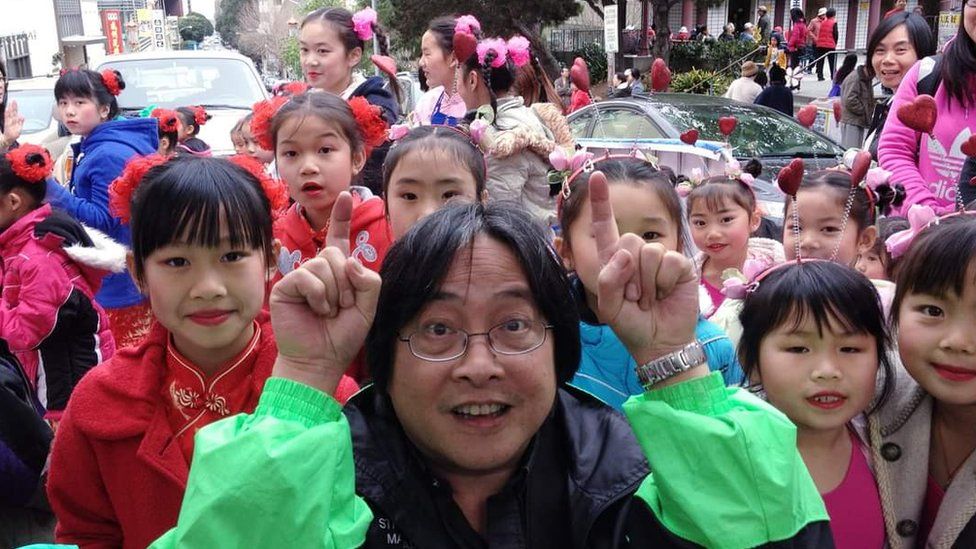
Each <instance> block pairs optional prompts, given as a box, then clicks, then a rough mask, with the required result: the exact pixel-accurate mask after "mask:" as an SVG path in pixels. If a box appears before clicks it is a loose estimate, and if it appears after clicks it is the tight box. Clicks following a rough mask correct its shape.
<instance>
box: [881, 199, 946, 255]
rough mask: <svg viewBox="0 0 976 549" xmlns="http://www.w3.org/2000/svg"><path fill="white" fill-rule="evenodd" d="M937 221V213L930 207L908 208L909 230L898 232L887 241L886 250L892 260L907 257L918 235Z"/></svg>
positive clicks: (915, 206) (914, 206)
mask: <svg viewBox="0 0 976 549" xmlns="http://www.w3.org/2000/svg"><path fill="white" fill-rule="evenodd" d="M937 219H938V216H937V215H936V213H935V211H934V210H933V209H932V208H931V207H929V206H925V205H922V204H913V205H912V207H911V208H908V224H909V228H907V229H905V230H904V231H898V232H897V233H895V234H893V235H891V236H889V237H888V240H885V248H887V250H888V253H889V254H890V255H891V257H892V259H895V258H898V257H901V256H903V255H905V253H906V252H907V251H908V248H909V247H911V244H912V241H913V240H915V237H916V236H918V233H920V232H922V229H924V228H925V227H928V226H929V224H931V223H932V222H933V221H935V220H937Z"/></svg>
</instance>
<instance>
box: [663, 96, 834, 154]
mask: <svg viewBox="0 0 976 549" xmlns="http://www.w3.org/2000/svg"><path fill="white" fill-rule="evenodd" d="M654 108H656V109H657V110H658V112H660V113H661V115H662V116H663V117H664V118H665V119H666V120H667V121H668V122H670V123H671V125H672V126H674V127H675V129H677V130H678V131H684V130H686V129H691V128H695V129H697V130H698V132H699V138H700V139H705V140H710V141H725V140H726V139H725V136H723V135H722V134H721V132H719V129H718V119H719V118H721V117H723V116H730V115H731V116H735V117H736V118H737V119H738V124H737V126H736V128H735V131H734V132H733V133H732V135H731V136H730V137H729V144H730V145H731V146H732V150H733V151H734V153H733V154H735V156H736V157H739V158H742V157H747V156H759V157H762V156H780V155H784V156H800V157H811V158H813V157H818V156H836V155H841V154H843V153H844V151H842V150H841V149H840V147H838V146H837V145H836V144H834V143H833V142H832V141H830V140H829V139H827V138H826V137H823V136H821V135H818V134H816V133H814V132H812V131H810V130H807V129H806V128H804V127H803V126H801V125H800V124H798V123H797V122H796V121H794V120H793V119H792V118H787V117H786V116H783V115H781V114H779V113H770V112H769V111H766V110H761V109H757V108H753V107H749V106H747V105H735V104H730V105H723V106H721V107H717V106H716V105H704V104H702V105H695V104H681V103H678V104H676V103H655V105H654Z"/></svg>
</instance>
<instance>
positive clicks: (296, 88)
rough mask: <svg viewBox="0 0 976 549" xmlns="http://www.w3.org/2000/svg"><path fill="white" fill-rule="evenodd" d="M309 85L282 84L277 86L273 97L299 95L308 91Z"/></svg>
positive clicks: (302, 83) (300, 83)
mask: <svg viewBox="0 0 976 549" xmlns="http://www.w3.org/2000/svg"><path fill="white" fill-rule="evenodd" d="M308 88H309V85H308V84H306V83H305V82H288V83H287V84H282V85H280V86H278V90H277V93H275V95H287V96H292V95H301V94H303V93H305V92H307V91H308Z"/></svg>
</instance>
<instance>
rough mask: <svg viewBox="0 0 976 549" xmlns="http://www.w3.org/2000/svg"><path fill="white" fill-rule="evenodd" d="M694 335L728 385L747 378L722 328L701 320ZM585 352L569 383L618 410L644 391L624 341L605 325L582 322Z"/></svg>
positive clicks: (581, 330)
mask: <svg viewBox="0 0 976 549" xmlns="http://www.w3.org/2000/svg"><path fill="white" fill-rule="evenodd" d="M695 338H696V339H697V340H698V341H699V342H700V343H701V344H702V347H704V349H705V356H706V357H707V358H708V368H709V369H710V370H712V371H713V372H719V373H721V374H722V379H723V380H724V381H725V384H726V385H729V386H732V385H740V384H741V383H742V380H743V378H744V375H743V373H742V368H741V367H740V366H739V361H738V359H737V358H736V356H735V348H734V347H732V342H731V341H729V338H728V336H726V335H725V332H723V331H722V329H721V328H719V327H718V326H716V325H715V324H712V323H711V322H709V321H707V320H705V319H704V318H699V319H698V325H697V326H696V327H695ZM580 339H581V340H582V353H581V354H580V365H579V369H578V370H576V375H575V376H573V379H572V380H570V382H569V383H570V385H572V386H574V387H576V388H578V389H582V390H584V391H586V392H587V393H590V394H591V395H593V396H595V397H597V398H599V399H600V400H602V401H603V402H605V403H607V404H608V405H610V406H613V407H614V408H616V409H617V410H623V406H624V401H626V400H627V399H628V398H629V397H631V396H633V395H639V394H641V393H643V392H644V388H643V387H641V384H640V380H638V379H637V372H636V368H637V362H636V361H634V359H633V357H631V356H630V353H629V352H627V348H626V347H624V344H623V342H621V341H620V339H619V338H618V337H617V335H616V334H614V333H613V330H611V329H610V327H609V326H607V325H606V324H590V323H587V322H586V321H581V322H580Z"/></svg>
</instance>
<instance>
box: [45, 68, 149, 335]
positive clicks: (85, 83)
mask: <svg viewBox="0 0 976 549" xmlns="http://www.w3.org/2000/svg"><path fill="white" fill-rule="evenodd" d="M123 89H125V82H124V81H123V80H122V75H121V74H119V73H118V71H114V70H111V69H106V70H104V71H102V72H101V73H97V72H94V71H90V70H71V71H68V72H66V73H64V74H63V75H62V76H61V78H59V79H58V82H57V83H56V84H55V86H54V97H55V98H56V99H57V101H58V112H59V113H60V115H61V121H62V122H63V123H64V124H65V126H67V127H68V130H69V131H71V133H73V134H75V135H80V136H81V142H80V143H76V144H74V145H72V146H71V147H72V151H73V152H74V159H75V164H74V169H73V171H72V174H71V179H70V181H69V183H68V187H67V188H64V187H61V186H60V185H48V187H47V188H48V194H47V200H48V202H50V203H51V204H52V205H53V206H54V207H56V208H60V209H62V210H64V211H66V212H68V213H69V214H71V216H72V217H74V218H75V219H77V220H78V221H80V222H82V223H84V224H85V225H88V226H89V227H93V228H95V229H98V230H99V231H102V232H103V233H106V234H108V235H109V236H110V237H112V239H113V240H115V241H116V242H120V243H122V244H125V245H126V246H130V245H131V239H130V236H129V226H128V225H127V224H123V223H122V222H121V221H120V220H119V219H118V218H117V217H114V216H113V215H112V214H111V212H109V207H108V188H109V185H110V184H111V183H112V181H113V180H114V179H115V178H116V177H118V176H119V175H120V174H121V173H122V169H123V168H124V167H125V163H126V162H127V161H128V160H129V159H130V158H132V157H133V156H136V155H146V154H151V153H154V152H156V150H157V148H158V147H159V136H158V133H157V132H158V130H157V122H156V120H155V119H154V118H139V119H134V120H127V119H123V118H120V117H119V105H118V102H117V101H116V96H118V95H119V94H120V93H121V92H122V90H123ZM95 300H96V301H97V302H98V303H99V304H100V305H101V306H102V307H103V308H105V312H106V313H108V317H109V321H110V322H111V324H112V335H113V336H114V337H115V343H116V345H117V346H118V347H119V348H122V347H128V346H129V345H133V344H135V343H138V342H139V340H140V339H141V338H142V336H143V335H145V334H146V332H147V331H148V329H149V322H150V315H149V307H148V305H147V304H146V303H145V299H144V298H143V296H142V294H141V293H139V290H137V289H136V286H135V284H133V282H132V278H131V277H130V276H129V273H128V271H124V272H122V273H118V274H110V275H108V276H106V277H105V280H104V282H103V283H102V289H101V291H99V292H98V294H96V296H95Z"/></svg>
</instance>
